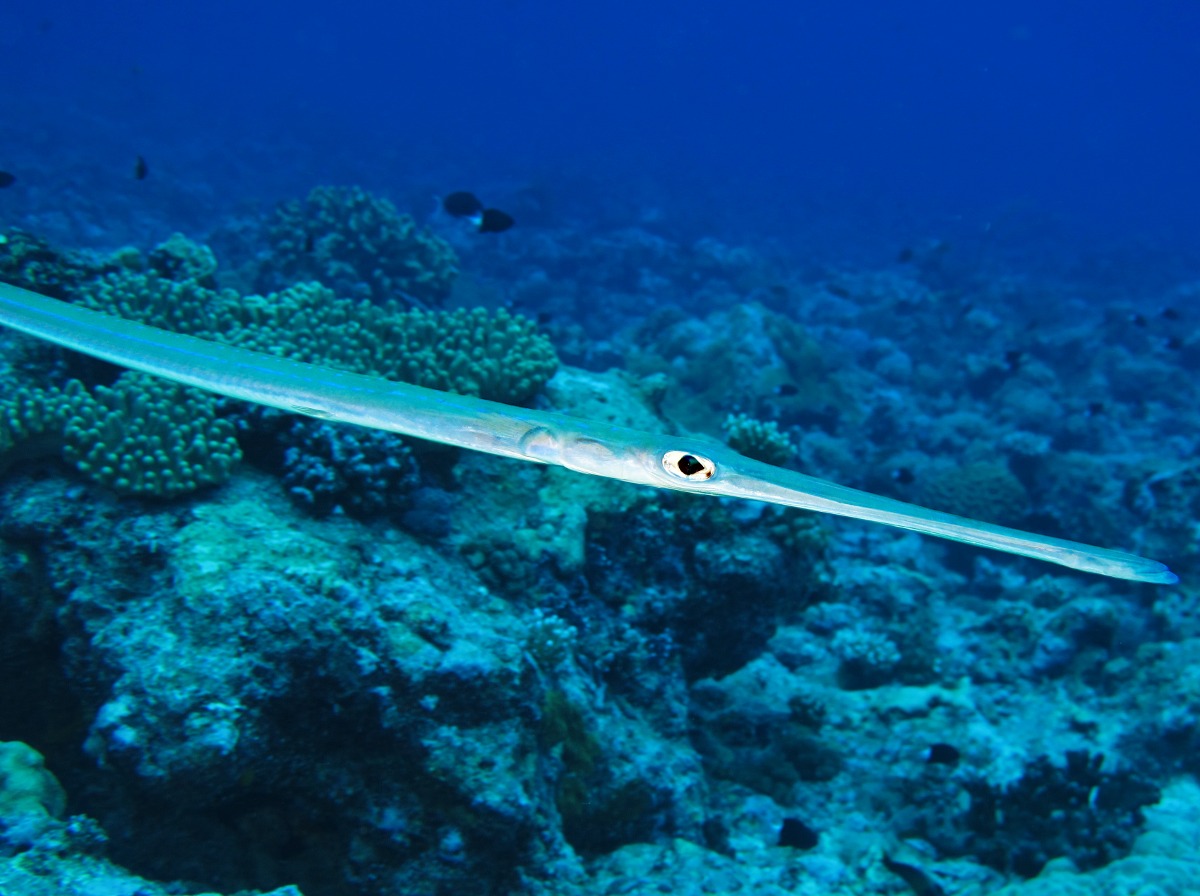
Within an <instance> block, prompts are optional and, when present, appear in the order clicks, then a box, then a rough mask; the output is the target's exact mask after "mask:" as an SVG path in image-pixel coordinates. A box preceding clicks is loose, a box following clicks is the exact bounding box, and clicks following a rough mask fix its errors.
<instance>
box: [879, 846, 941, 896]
mask: <svg viewBox="0 0 1200 896" xmlns="http://www.w3.org/2000/svg"><path fill="white" fill-rule="evenodd" d="M883 867H884V868H886V869H887V870H888V871H890V872H892V874H894V875H896V877H898V878H900V879H901V880H902V881H904V882H905V883H906V884H908V887H909V889H910V890H912V891H913V892H914V893H916V894H917V896H946V891H945V890H943V889H942V887H941V885H940V884H938V882H937V881H935V880H934V879H933V878H932V877H930V876H929V875H928V874H926V873H925V872H924V871H922V870H921V869H920V868H918V867H917V866H916V865H909V864H908V863H907V862H897V861H896V860H895V859H893V858H891V857H890V856H889V855H888V854H887V853H884V855H883Z"/></svg>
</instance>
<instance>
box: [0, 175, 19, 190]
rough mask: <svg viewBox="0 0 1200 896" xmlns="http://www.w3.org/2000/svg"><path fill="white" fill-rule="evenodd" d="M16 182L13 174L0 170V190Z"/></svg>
mask: <svg viewBox="0 0 1200 896" xmlns="http://www.w3.org/2000/svg"><path fill="white" fill-rule="evenodd" d="M16 182H17V176H16V175H15V174H10V173H9V172H7V171H0V190H3V189H4V188H5V187H11V186H12V185H13V184H15V183H16Z"/></svg>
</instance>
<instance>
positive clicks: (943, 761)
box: [925, 744, 962, 765]
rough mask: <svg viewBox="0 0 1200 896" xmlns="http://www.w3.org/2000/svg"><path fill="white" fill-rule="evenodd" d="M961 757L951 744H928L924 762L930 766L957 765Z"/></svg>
mask: <svg viewBox="0 0 1200 896" xmlns="http://www.w3.org/2000/svg"><path fill="white" fill-rule="evenodd" d="M961 755H962V754H960V753H959V752H958V747H956V746H954V745H953V744H930V745H929V749H927V750H926V751H925V761H926V762H927V763H929V764H930V765H958V760H959V758H960V757H961Z"/></svg>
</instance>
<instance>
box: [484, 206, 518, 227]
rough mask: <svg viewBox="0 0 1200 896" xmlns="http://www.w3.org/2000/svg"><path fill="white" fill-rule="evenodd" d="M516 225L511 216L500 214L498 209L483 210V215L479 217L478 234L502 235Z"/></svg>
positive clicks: (505, 213)
mask: <svg viewBox="0 0 1200 896" xmlns="http://www.w3.org/2000/svg"><path fill="white" fill-rule="evenodd" d="M516 223H517V222H516V221H514V220H513V217H512V215H510V214H508V213H507V212H502V211H500V209H498V208H485V209H484V210H483V214H482V215H480V216H479V232H480V233H503V232H504V231H506V230H508V228H510V227H512V226H513V225H514V224H516Z"/></svg>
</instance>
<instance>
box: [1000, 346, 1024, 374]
mask: <svg viewBox="0 0 1200 896" xmlns="http://www.w3.org/2000/svg"><path fill="white" fill-rule="evenodd" d="M1024 358H1025V353H1024V352H1023V351H1021V350H1020V349H1019V348H1010V349H1009V350H1008V351H1006V352H1005V353H1004V366H1005V367H1007V368H1008V369H1009V370H1010V371H1012V372H1013V373H1016V372H1017V371H1018V370H1020V369H1021V361H1022V360H1024Z"/></svg>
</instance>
